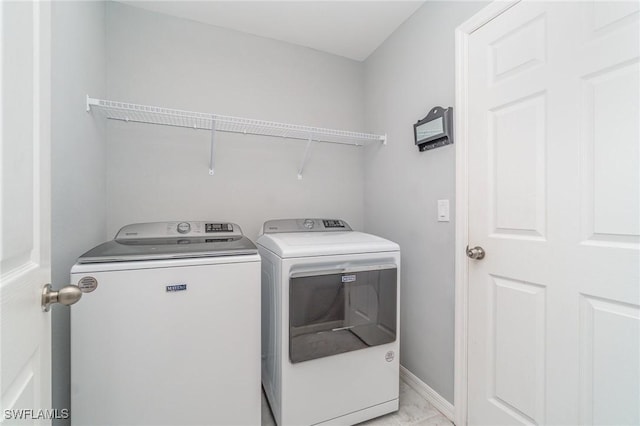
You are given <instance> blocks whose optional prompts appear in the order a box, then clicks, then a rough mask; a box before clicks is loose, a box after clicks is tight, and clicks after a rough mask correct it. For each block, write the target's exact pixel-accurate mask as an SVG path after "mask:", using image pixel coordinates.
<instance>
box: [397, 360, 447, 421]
mask: <svg viewBox="0 0 640 426" xmlns="http://www.w3.org/2000/svg"><path fill="white" fill-rule="evenodd" d="M400 379H402V380H404V381H405V383H406V384H408V385H409V386H411V388H412V389H413V390H415V391H416V392H418V393H419V394H420V395H422V396H423V397H424V398H425V399H426V400H427V401H429V403H430V404H431V405H433V406H434V407H435V408H436V409H437V410H438V411H440V412H441V413H442V414H444V416H445V417H446V418H448V419H449V420H451V421H452V422H453V421H454V419H455V408H454V407H453V404H451V403H450V402H449V401H447V400H446V399H444V398H443V397H442V396H440V394H439V393H438V392H436V391H434V390H433V389H431V387H429V385H427V384H426V383H425V382H423V381H422V380H420V379H419V378H418V377H416V375H415V374H413V373H412V372H411V371H409V370H407V369H406V368H405V367H403V366H402V365H401V366H400Z"/></svg>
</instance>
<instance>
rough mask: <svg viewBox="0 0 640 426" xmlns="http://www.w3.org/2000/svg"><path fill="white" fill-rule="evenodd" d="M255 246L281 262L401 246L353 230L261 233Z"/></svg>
mask: <svg viewBox="0 0 640 426" xmlns="http://www.w3.org/2000/svg"><path fill="white" fill-rule="evenodd" d="M257 243H258V245H260V246H262V247H264V248H266V249H268V250H270V251H272V252H273V253H275V254H276V255H278V256H279V257H281V258H283V259H284V258H290V257H311V256H330V255H335V254H357V253H379V252H394V251H400V246H399V245H398V244H396V243H394V242H393V241H389V240H385V239H384V238H381V237H378V236H375V235H371V234H365V233H363V232H354V231H350V232H285V233H275V234H263V235H261V236H260V237H259V238H258V241H257Z"/></svg>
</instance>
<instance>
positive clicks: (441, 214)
mask: <svg viewBox="0 0 640 426" xmlns="http://www.w3.org/2000/svg"><path fill="white" fill-rule="evenodd" d="M438 222H449V200H438Z"/></svg>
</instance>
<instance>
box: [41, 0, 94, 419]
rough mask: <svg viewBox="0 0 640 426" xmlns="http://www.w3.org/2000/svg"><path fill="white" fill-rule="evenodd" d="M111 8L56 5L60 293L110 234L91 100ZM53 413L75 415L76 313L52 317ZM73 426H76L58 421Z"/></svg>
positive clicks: (55, 227) (54, 192)
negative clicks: (72, 324)
mask: <svg viewBox="0 0 640 426" xmlns="http://www.w3.org/2000/svg"><path fill="white" fill-rule="evenodd" d="M104 15H105V5H104V3H103V2H53V3H52V38H51V54H52V63H51V79H52V85H51V87H52V93H51V99H52V117H51V127H52V135H51V198H52V200H51V210H52V212H51V214H52V217H51V228H52V229H51V242H52V251H51V256H52V259H51V260H52V279H53V286H54V287H55V288H60V287H63V286H65V285H66V284H68V283H69V270H70V268H71V265H73V263H74V262H75V260H76V258H77V257H78V256H79V255H81V254H82V253H84V252H85V251H87V250H88V249H90V248H91V247H93V246H94V245H96V244H99V243H100V242H103V241H104V239H105V235H106V214H105V205H106V203H105V199H106V184H105V166H106V161H105V137H106V132H105V126H104V123H101V122H97V121H94V120H90V119H88V116H87V113H86V112H85V107H84V104H85V96H86V94H87V92H89V93H104V91H105V89H106V74H105V57H106V55H105V31H104ZM51 314H52V315H53V318H52V319H53V325H52V346H53V347H52V358H53V365H52V367H53V368H52V371H53V407H54V408H69V395H70V392H69V366H70V364H69V308H66V307H63V306H57V307H55V308H54V309H52V310H51ZM56 422H58V423H57V424H68V421H62V420H60V421H56Z"/></svg>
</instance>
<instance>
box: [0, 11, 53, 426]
mask: <svg viewBox="0 0 640 426" xmlns="http://www.w3.org/2000/svg"><path fill="white" fill-rule="evenodd" d="M49 16H50V11H49V5H48V4H47V2H5V1H0V94H1V95H2V96H1V99H2V103H1V104H0V142H1V144H0V164H1V169H0V207H1V210H0V391H1V395H0V398H1V399H0V409H1V410H0V423H1V424H11V425H13V424H20V425H28V424H49V423H50V420H48V417H51V416H52V412H51V410H49V411H46V410H47V409H49V408H50V407H51V372H50V369H51V342H50V335H51V327H50V317H51V315H50V313H45V312H43V311H42V308H41V293H42V288H43V285H44V284H46V283H48V282H49V279H50V254H49V245H50V242H49V228H50V223H49V222H50V218H49V217H50V202H49V192H50V190H49V138H50V136H49V133H50V129H49V115H50V113H49V104H50V99H49V91H50V89H49V63H50V59H49V46H48V43H49V39H50V34H49V29H50V18H49Z"/></svg>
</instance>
